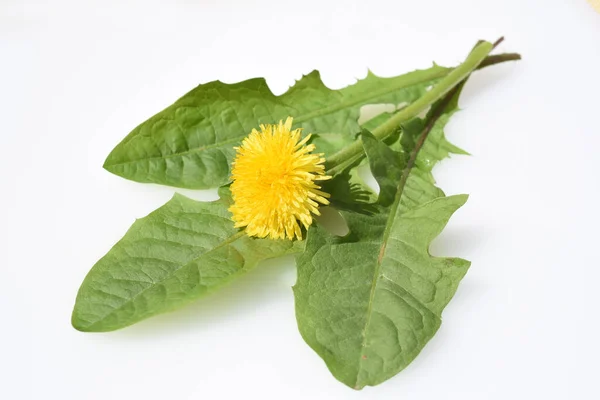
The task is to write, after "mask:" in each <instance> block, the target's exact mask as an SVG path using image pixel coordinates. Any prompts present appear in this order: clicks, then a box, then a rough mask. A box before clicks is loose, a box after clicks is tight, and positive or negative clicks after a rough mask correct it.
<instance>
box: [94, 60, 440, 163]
mask: <svg viewBox="0 0 600 400" xmlns="http://www.w3.org/2000/svg"><path fill="white" fill-rule="evenodd" d="M449 71H451V69H447V70H443V71H441V72H435V73H432V74H431V75H430V76H428V77H426V78H420V79H414V80H413V81H412V82H411V81H410V80H409V82H408V83H406V82H404V83H401V84H397V85H395V86H393V87H392V88H390V89H380V90H379V91H376V92H374V94H373V93H372V92H371V93H369V95H367V96H364V97H361V96H356V97H352V98H354V100H352V98H350V99H349V100H348V101H342V102H340V103H336V104H334V105H331V106H328V107H323V108H322V109H320V110H315V111H311V112H309V113H307V114H305V115H301V116H297V117H294V122H296V123H302V122H305V121H309V120H310V119H313V118H317V117H322V116H324V115H328V114H332V113H334V112H336V111H340V110H343V109H345V108H348V107H351V106H354V105H357V104H360V103H365V102H367V104H368V101H369V100H371V99H373V98H376V97H379V96H382V95H385V94H388V93H392V92H394V91H397V90H400V89H403V88H408V87H411V86H415V85H418V84H422V83H425V82H428V81H431V80H433V79H437V78H441V77H443V76H444V75H447V74H448V72H449ZM419 72H428V70H421V71H419ZM388 79H393V78H388ZM349 87H352V86H348V87H346V88H343V89H340V90H338V92H342V91H343V90H344V89H347V88H349ZM328 90H330V91H332V92H334V90H331V89H329V88H328ZM285 95H286V93H284V94H282V95H281V96H276V97H277V98H283V97H285ZM315 133H317V132H315ZM247 135H248V133H243V134H240V135H236V136H234V137H232V138H230V139H226V140H224V141H222V142H219V143H211V144H208V145H205V146H201V147H196V148H193V149H188V150H186V151H182V152H177V153H173V154H167V155H163V156H155V157H147V158H140V159H137V160H130V161H123V162H118V163H111V164H108V163H105V167H115V166H120V165H126V164H133V163H139V162H144V161H151V160H163V159H169V158H174V157H182V156H185V155H187V154H194V153H200V152H203V151H206V150H210V149H214V148H218V147H221V146H223V145H226V144H231V143H235V142H238V141H239V140H240V139H242V138H244V137H246V136H247ZM132 139H133V138H132Z"/></svg>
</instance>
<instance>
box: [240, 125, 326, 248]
mask: <svg viewBox="0 0 600 400" xmlns="http://www.w3.org/2000/svg"><path fill="white" fill-rule="evenodd" d="M300 133H301V129H295V130H292V118H291V117H289V118H288V119H287V120H286V121H285V123H284V122H283V121H279V124H273V125H261V126H260V131H257V130H256V129H253V130H252V132H251V133H250V135H249V136H248V137H246V138H245V139H244V140H243V141H242V144H241V146H240V147H236V148H235V149H236V152H237V154H236V157H235V160H234V161H233V164H232V166H233V168H232V177H231V178H232V180H233V183H232V184H231V194H232V197H233V205H232V206H231V207H230V208H229V211H230V212H231V213H232V214H233V217H232V219H233V221H234V222H235V227H237V228H239V227H245V228H246V233H247V234H248V235H250V236H256V237H260V238H264V237H269V238H271V239H284V238H287V239H290V240H292V239H294V237H296V238H297V239H300V240H301V239H302V231H301V228H300V224H302V225H303V226H304V227H305V228H308V227H309V226H310V224H311V223H312V219H313V217H312V214H315V215H320V214H319V210H318V208H319V203H320V204H329V201H328V200H327V198H328V197H329V194H327V193H325V192H322V191H321V190H319V189H321V187H320V186H319V185H317V184H316V183H315V182H316V181H322V180H326V179H330V177H329V176H326V175H325V167H324V165H323V163H324V162H325V159H324V158H323V154H311V152H312V151H313V150H315V145H314V144H309V145H307V144H306V142H307V141H308V140H309V139H310V135H307V136H306V137H304V138H303V139H302V138H301V135H300Z"/></svg>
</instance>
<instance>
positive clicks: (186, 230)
mask: <svg viewBox="0 0 600 400" xmlns="http://www.w3.org/2000/svg"><path fill="white" fill-rule="evenodd" d="M220 193H221V195H222V196H223V197H222V198H221V199H220V200H217V201H214V202H198V201H195V200H191V199H189V198H186V197H184V196H182V195H179V194H176V195H175V196H174V197H173V198H172V199H171V200H170V201H169V202H168V203H166V204H165V205H164V206H162V207H160V208H159V209H157V210H156V211H154V212H152V213H151V214H149V215H148V216H146V217H144V218H141V219H139V220H137V221H136V222H135V223H134V224H133V226H132V227H131V228H130V229H129V231H128V232H127V233H126V234H125V236H124V237H123V238H122V239H121V240H120V241H119V242H118V243H117V244H116V245H115V246H114V247H113V248H112V249H111V250H110V251H109V252H108V253H107V254H106V255H105V256H104V257H103V258H102V259H100V260H99V261H98V262H97V263H96V265H94V267H93V268H92V269H91V271H90V272H89V273H88V275H87V276H86V278H85V280H84V281H83V283H82V285H81V288H80V289H79V292H78V294H77V300H76V303H75V307H74V310H73V316H72V324H73V326H74V327H75V328H76V329H78V330H81V331H88V332H101V331H112V330H115V329H119V328H123V327H125V326H128V325H131V324H133V323H135V322H138V321H140V320H142V319H145V318H148V317H151V316H153V315H156V314H160V313H163V312H166V311H169V310H172V309H174V308H177V307H180V306H182V305H184V304H186V303H189V302H190V301H192V300H195V299H197V298H199V297H201V296H203V295H205V294H207V293H209V292H211V291H213V290H215V289H217V288H219V287H221V286H222V285H224V284H226V283H227V282H229V281H231V280H232V279H235V278H236V277H238V276H241V275H243V274H244V273H246V272H247V271H249V270H251V269H252V268H254V267H255V266H256V264H257V263H258V262H259V261H261V260H264V259H267V258H272V257H277V256H280V255H284V254H292V253H295V252H297V251H300V249H301V248H302V247H303V245H304V242H298V241H295V242H291V241H288V240H277V241H275V240H268V239H252V238H250V237H248V236H247V235H245V234H244V233H243V232H238V230H237V229H234V228H233V222H232V221H231V220H230V215H229V212H228V211H227V208H228V206H229V202H230V199H229V198H228V197H227V194H228V192H227V190H222V191H220Z"/></svg>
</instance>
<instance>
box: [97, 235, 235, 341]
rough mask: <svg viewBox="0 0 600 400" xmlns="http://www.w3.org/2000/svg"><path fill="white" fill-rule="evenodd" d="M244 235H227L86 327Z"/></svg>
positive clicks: (115, 311)
mask: <svg viewBox="0 0 600 400" xmlns="http://www.w3.org/2000/svg"><path fill="white" fill-rule="evenodd" d="M243 235H244V231H240V232H236V233H235V234H233V235H230V236H229V237H227V238H226V239H224V240H223V241H222V242H221V243H219V244H218V245H216V246H214V247H213V248H211V249H210V250H208V251H205V252H203V253H202V254H199V255H198V256H197V257H195V258H193V259H191V260H190V261H188V262H187V263H185V264H181V265H180V266H178V267H177V268H175V269H174V270H172V271H171V273H169V274H168V275H167V276H165V277H164V278H162V279H161V280H159V281H155V282H152V285H150V286H148V287H147V288H145V289H143V290H141V291H140V292H139V293H137V294H136V295H135V296H133V297H131V298H130V299H128V300H127V301H125V302H123V304H121V305H120V306H119V307H117V308H114V309H112V310H111V311H110V312H109V313H107V314H106V315H104V316H103V317H102V318H100V319H98V320H96V321H95V322H94V323H92V324H91V325H88V326H87V327H86V329H94V327H95V326H97V325H98V324H101V323H102V322H103V321H104V320H106V318H108V317H110V316H111V315H113V314H115V313H117V312H119V311H120V310H121V309H123V307H125V306H127V305H129V304H130V303H132V302H134V301H135V300H136V299H137V298H138V297H140V296H141V295H143V294H144V293H145V292H146V291H148V290H150V289H152V288H154V287H156V286H157V285H160V284H161V283H163V282H165V281H166V280H168V279H170V278H171V277H172V276H173V275H174V274H175V273H176V272H177V271H179V270H180V269H181V268H183V267H185V266H186V265H188V264H190V263H192V262H194V261H196V260H198V259H199V258H201V257H204V256H205V255H207V254H210V253H211V252H212V251H215V250H218V249H220V248H221V247H224V246H227V245H228V244H231V243H233V242H235V241H236V240H237V239H239V238H240V237H242V236H243Z"/></svg>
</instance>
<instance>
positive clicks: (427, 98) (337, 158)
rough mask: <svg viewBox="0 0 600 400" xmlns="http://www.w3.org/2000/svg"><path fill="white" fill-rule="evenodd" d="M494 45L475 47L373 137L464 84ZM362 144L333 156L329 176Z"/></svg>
mask: <svg viewBox="0 0 600 400" xmlns="http://www.w3.org/2000/svg"><path fill="white" fill-rule="evenodd" d="M493 47H494V45H493V44H492V43H489V42H481V43H479V44H477V46H475V48H474V49H473V50H472V51H471V53H470V54H469V56H468V57H467V59H466V60H465V61H464V62H463V63H462V64H460V65H459V66H458V67H456V68H455V69H453V70H452V72H450V73H449V74H448V75H446V76H445V77H444V78H442V79H441V80H440V81H439V83H438V84H437V85H435V86H434V87H433V88H432V89H431V90H430V91H428V92H426V93H425V94H424V95H423V96H422V97H420V98H419V99H417V100H416V101H415V102H414V103H412V104H410V105H409V106H407V107H406V108H404V109H402V110H400V111H399V112H398V113H396V114H394V116H392V117H391V118H390V119H388V120H387V121H386V122H385V123H383V124H381V125H379V126H378V127H377V128H376V129H374V130H373V135H374V136H375V137H376V138H377V139H379V140H383V139H385V138H386V137H388V136H389V135H391V134H392V133H394V132H395V131H396V129H398V128H399V127H400V126H401V125H402V123H404V122H406V121H408V120H410V119H412V118H414V117H416V116H417V115H419V113H421V112H422V111H423V110H425V109H427V107H429V106H431V105H432V104H433V103H435V102H436V101H437V100H439V99H441V98H442V97H443V96H444V95H445V94H446V93H448V92H449V91H450V90H452V89H453V88H454V87H455V86H456V85H458V84H459V83H460V82H462V81H463V80H464V79H465V78H466V77H467V76H469V74H471V72H473V70H475V69H476V68H477V67H478V66H479V65H480V64H481V63H482V62H483V60H484V59H485V58H486V57H487V56H488V54H489V53H490V51H492V49H493ZM362 152H363V148H362V143H361V142H360V141H359V140H357V141H355V142H353V143H352V144H350V145H349V146H347V147H346V148H344V149H342V150H340V151H338V152H337V153H335V154H333V155H332V156H331V157H330V158H329V159H328V160H327V174H330V171H332V170H334V169H335V167H336V166H338V165H340V164H343V163H345V162H346V161H347V160H350V159H354V158H355V157H358V156H360V154H362Z"/></svg>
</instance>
